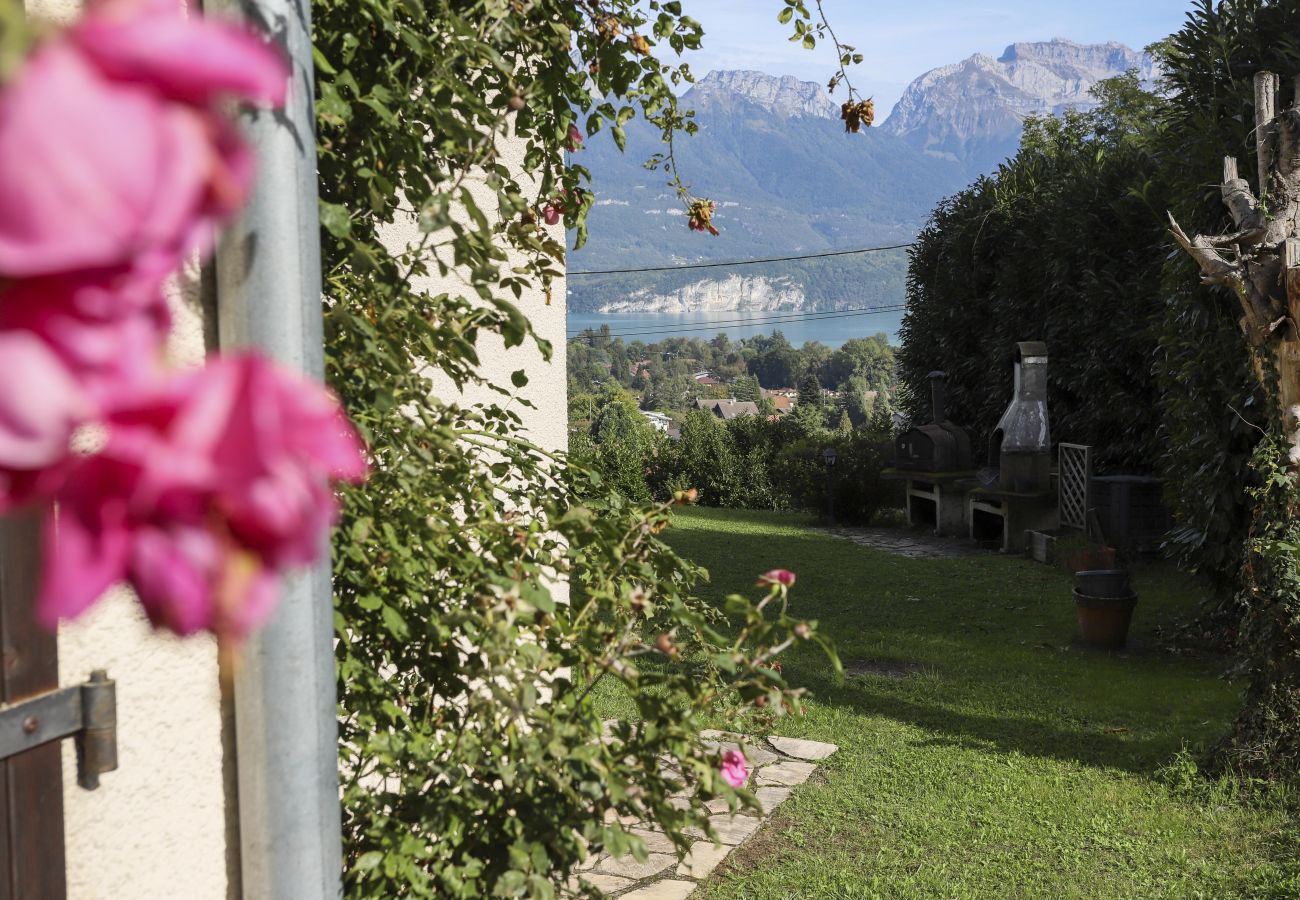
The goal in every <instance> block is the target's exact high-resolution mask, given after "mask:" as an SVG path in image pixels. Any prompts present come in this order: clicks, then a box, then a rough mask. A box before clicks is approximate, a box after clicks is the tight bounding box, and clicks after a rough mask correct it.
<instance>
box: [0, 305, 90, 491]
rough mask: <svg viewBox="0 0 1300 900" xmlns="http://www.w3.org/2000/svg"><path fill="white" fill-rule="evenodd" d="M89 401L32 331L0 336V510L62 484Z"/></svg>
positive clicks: (58, 360)
mask: <svg viewBox="0 0 1300 900" xmlns="http://www.w3.org/2000/svg"><path fill="white" fill-rule="evenodd" d="M93 409H94V407H93V404H92V402H91V399H90V397H89V396H88V395H87V394H86V392H85V391H84V390H83V389H82V387H81V385H80V384H78V382H77V380H76V378H75V376H74V375H73V374H72V372H70V371H69V370H68V368H67V367H66V366H65V365H64V364H63V362H62V361H61V360H60V359H59V357H58V356H57V355H56V354H55V353H54V352H53V351H52V350H51V349H50V347H49V346H47V345H46V344H45V342H44V341H42V340H41V339H40V338H39V337H37V336H36V335H34V334H30V333H28V332H22V331H17V332H10V333H2V332H0V511H3V510H8V509H11V508H12V507H14V506H16V505H18V504H21V503H23V502H25V501H26V500H28V499H30V498H31V497H32V496H33V495H35V494H37V493H42V492H45V491H49V490H52V489H53V488H54V487H55V486H56V485H57V483H58V480H59V478H60V476H61V473H62V470H63V468H64V466H65V465H66V461H67V456H68V442H69V440H70V439H71V437H72V434H73V432H74V431H75V430H76V428H77V426H78V425H79V424H80V423H81V422H83V421H85V419H86V418H87V416H89V415H90V414H91V413H92V412H93Z"/></svg>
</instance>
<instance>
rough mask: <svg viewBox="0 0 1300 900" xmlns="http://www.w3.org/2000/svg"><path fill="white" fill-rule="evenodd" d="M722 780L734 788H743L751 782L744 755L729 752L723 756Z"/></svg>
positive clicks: (734, 751)
mask: <svg viewBox="0 0 1300 900" xmlns="http://www.w3.org/2000/svg"><path fill="white" fill-rule="evenodd" d="M722 780H723V781H725V782H727V784H729V785H731V786H732V787H734V788H742V787H744V786H745V782H747V781H748V780H749V766H748V765H746V763H745V757H744V755H743V754H741V753H740V752H738V751H736V750H728V751H726V752H725V753H723V754H722Z"/></svg>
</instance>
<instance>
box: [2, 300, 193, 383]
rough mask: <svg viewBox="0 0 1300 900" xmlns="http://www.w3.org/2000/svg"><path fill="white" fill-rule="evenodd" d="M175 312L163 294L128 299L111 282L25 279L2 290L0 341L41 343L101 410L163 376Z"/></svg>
mask: <svg viewBox="0 0 1300 900" xmlns="http://www.w3.org/2000/svg"><path fill="white" fill-rule="evenodd" d="M170 327H171V312H170V311H169V310H168V308H167V301H166V299H165V298H164V297H163V295H162V292H161V291H160V290H152V291H148V292H143V293H140V294H138V295H136V296H134V297H131V296H130V295H129V294H128V293H126V292H125V291H124V290H122V289H119V288H118V287H117V285H115V284H114V283H113V281H112V280H101V279H99V278H95V277H88V276H77V275H72V276H62V277H50V278H27V279H23V280H21V281H16V282H13V283H12V284H11V285H10V287H9V289H8V290H7V291H0V334H6V333H9V332H16V331H24V332H30V333H32V334H34V335H36V336H37V337H39V338H41V339H42V340H44V341H45V342H46V344H48V345H49V348H50V349H51V350H52V351H53V352H54V353H55V354H56V355H57V356H58V357H59V359H60V360H62V362H63V363H64V365H65V366H66V367H67V368H68V370H69V371H70V372H71V373H72V374H73V376H74V377H75V378H76V379H77V381H78V383H79V384H80V385H81V387H82V389H83V390H84V391H85V392H86V393H87V394H88V395H89V396H91V397H92V398H93V399H94V400H95V401H96V402H97V403H98V404H101V405H111V403H112V401H114V400H115V399H116V398H118V397H119V396H122V395H123V392H124V390H126V389H128V388H132V387H135V386H138V385H140V384H143V383H146V382H149V381H155V380H157V379H158V378H160V377H161V374H160V373H161V363H162V349H163V343H164V341H165V340H166V337H167V332H168V330H169V329H170Z"/></svg>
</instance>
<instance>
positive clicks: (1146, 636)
mask: <svg viewBox="0 0 1300 900" xmlns="http://www.w3.org/2000/svg"><path fill="white" fill-rule="evenodd" d="M670 541H671V543H672V544H673V545H674V547H675V548H676V549H677V550H678V552H680V553H681V554H683V555H684V556H686V557H688V558H690V559H692V560H695V561H696V562H698V563H700V564H701V565H703V566H705V567H706V568H708V569H709V570H710V572H711V575H712V578H711V583H710V584H709V585H707V586H705V588H704V593H705V595H706V596H707V597H709V598H712V599H718V600H720V599H721V598H722V597H724V596H725V595H726V594H729V593H735V592H747V591H750V590H752V586H753V579H754V576H755V575H756V574H757V573H759V572H762V571H765V570H767V569H770V568H773V567H777V566H780V567H785V568H789V569H791V570H793V571H795V572H796V573H797V574H798V583H797V584H796V586H795V588H794V590H793V592H792V607H793V609H795V610H796V611H799V612H801V613H802V614H803V615H805V616H807V617H808V618H812V619H817V620H819V621H820V624H821V628H822V629H823V630H825V631H826V632H828V633H830V634H831V635H832V636H833V637H834V638H835V641H836V643H837V645H838V648H839V652H840V655H841V657H842V658H843V659H844V660H845V661H846V662H854V661H862V660H867V661H899V662H906V663H913V664H916V665H917V666H918V667H919V668H918V669H917V671H916V672H915V674H912V675H910V676H908V677H905V678H890V677H884V676H873V675H867V676H857V677H850V678H847V679H845V681H844V682H843V683H837V682H836V681H835V679H834V678H833V676H832V672H831V669H830V666H829V664H828V663H827V662H826V661H825V659H824V657H821V656H819V655H818V654H817V653H816V652H814V651H813V650H811V649H810V648H806V647H805V648H800V649H799V650H798V651H796V652H793V653H791V654H790V655H789V656H788V658H786V659H785V662H784V671H785V674H786V676H787V678H788V679H789V680H791V681H792V682H793V683H794V684H795V685H800V686H806V687H807V688H809V690H810V691H811V694H812V698H811V700H810V702H809V703H808V710H807V715H806V716H804V717H802V718H787V719H784V720H782V721H781V722H780V723H779V725H778V731H779V732H780V733H782V734H786V735H790V736H795V737H808V738H813V739H816V740H821V741H830V742H833V743H835V744H838V745H839V746H840V748H841V749H840V752H839V753H838V754H836V755H835V756H834V757H833V758H831V759H830V760H828V761H827V762H826V763H825V764H824V765H823V766H822V768H821V769H820V770H819V772H818V774H817V776H815V779H814V782H813V783H809V784H807V785H805V786H803V787H802V788H800V789H799V790H798V791H796V792H795V794H794V796H793V797H792V798H791V799H790V800H789V801H787V803H786V804H785V805H784V806H782V807H781V809H780V814H779V815H778V816H777V817H776V818H774V819H773V820H772V821H771V822H770V823H769V824H768V825H767V826H766V827H765V829H764V830H763V831H762V832H760V834H759V835H758V836H757V838H756V839H755V840H754V841H752V842H751V843H750V844H748V845H746V846H745V847H744V848H742V849H741V850H740V851H738V852H737V853H734V854H733V855H732V858H731V859H730V860H729V861H728V863H727V864H726V865H725V866H724V867H723V868H722V869H720V870H719V872H718V873H717V874H716V875H715V876H714V877H713V878H712V879H711V880H710V881H709V882H708V883H707V884H706V885H705V886H704V888H703V889H702V890H701V891H700V892H699V894H698V895H697V896H700V897H701V898H712V900H720V898H728V900H733V898H754V900H758V898H772V900H788V898H816V897H827V898H831V897H833V898H853V897H899V898H904V897H906V898H910V897H917V898H920V897H945V898H968V897H969V898H1003V897H1006V898H1017V897H1024V898H1039V897H1051V898H1064V897H1095V898H1128V897H1134V898H1155V897H1178V898H1183V897H1188V898H1194V897H1205V898H1233V897H1251V898H1255V897H1275V898H1282V897H1300V863H1298V862H1297V859H1300V839H1298V838H1297V832H1296V829H1295V822H1294V820H1293V819H1291V818H1289V816H1288V814H1287V812H1286V809H1287V808H1288V804H1286V803H1284V802H1282V801H1281V800H1279V799H1276V798H1274V799H1272V800H1270V799H1266V798H1263V797H1261V796H1259V795H1258V793H1257V792H1256V793H1255V795H1254V796H1253V798H1252V799H1251V800H1250V801H1249V802H1246V801H1243V800H1242V799H1240V796H1239V792H1238V791H1237V790H1236V786H1235V785H1232V784H1229V783H1226V782H1222V781H1220V782H1210V781H1208V780H1206V779H1204V778H1202V777H1201V776H1199V774H1198V773H1197V772H1196V771H1195V764H1194V761H1193V760H1194V758H1195V754H1196V752H1197V751H1198V750H1199V749H1200V748H1203V747H1204V746H1207V745H1208V744H1210V743H1211V742H1213V741H1214V740H1216V739H1217V738H1218V737H1219V736H1220V735H1221V734H1222V733H1223V732H1224V730H1225V728H1226V727H1227V725H1228V723H1229V722H1230V720H1231V718H1232V716H1233V714H1234V712H1235V710H1236V707H1237V704H1238V702H1239V699H1240V686H1239V685H1234V684H1230V683H1227V682H1225V681H1224V680H1222V679H1221V678H1220V673H1221V671H1222V670H1223V668H1224V660H1222V659H1217V658H1207V657H1186V656H1178V655H1174V654H1171V653H1169V652H1167V651H1165V650H1163V649H1161V647H1160V645H1159V643H1158V641H1157V639H1156V629H1157V628H1158V627H1159V626H1162V625H1165V626H1168V625H1170V624H1172V623H1173V622H1175V621H1176V620H1177V619H1178V618H1180V617H1182V616H1185V615H1186V614H1187V613H1188V612H1189V611H1191V610H1192V609H1193V608H1194V606H1195V604H1196V603H1197V601H1198V600H1199V599H1200V592H1199V587H1198V586H1197V584H1196V583H1195V582H1193V581H1192V580H1190V579H1188V578H1186V577H1184V576H1182V575H1179V574H1178V573H1177V572H1175V571H1174V570H1172V569H1170V568H1167V567H1164V566H1152V567H1149V568H1145V569H1142V570H1140V571H1139V572H1138V573H1137V576H1136V587H1137V590H1138V591H1139V594H1140V603H1139V606H1138V609H1137V612H1136V614H1135V620H1134V627H1133V632H1132V638H1133V646H1132V649H1131V651H1130V652H1127V653H1124V654H1108V653H1099V652H1092V651H1086V650H1083V649H1080V648H1078V647H1076V646H1074V645H1073V644H1072V637H1073V634H1074V628H1075V622H1074V610H1073V606H1072V604H1071V601H1070V590H1069V579H1068V577H1067V576H1066V575H1065V573H1063V572H1059V571H1057V570H1054V569H1052V568H1049V567H1047V566H1043V565H1039V564H1035V563H1031V562H1026V561H1023V560H1019V559H1009V558H1002V557H996V556H989V557H981V558H975V559H959V560H910V559H905V558H901V557H897V556H892V555H888V554H885V553H881V552H877V551H873V550H870V549H867V548H864V547H860V546H858V545H856V544H853V543H850V542H847V541H843V540H840V539H836V538H832V537H829V536H825V535H822V534H819V533H817V532H815V531H813V530H811V529H810V528H809V527H807V522H806V520H804V519H803V518H801V517H797V516H789V515H780V514H770V513H752V512H737V511H721V510H703V509H699V510H688V511H685V512H683V513H681V514H680V515H679V516H677V518H676V521H675V525H674V528H673V529H672V533H671V536H670ZM603 702H605V703H606V704H608V706H609V710H608V711H609V713H610V714H616V713H618V712H622V711H623V710H622V709H620V707H622V706H623V704H622V703H620V702H618V699H617V698H615V697H606V698H605V699H604V701H603ZM719 724H721V725H724V726H725V724H726V723H719Z"/></svg>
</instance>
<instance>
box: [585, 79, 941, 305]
mask: <svg viewBox="0 0 1300 900" xmlns="http://www.w3.org/2000/svg"><path fill="white" fill-rule="evenodd" d="M737 75H743V76H745V77H744V78H743V79H737V78H735V77H732V76H737ZM738 85H739V86H742V87H743V88H744V89H745V90H746V91H747V92H748V93H741V92H739V91H738V90H737V89H736V87H737V86H738ZM800 86H801V87H800ZM753 96H758V97H759V98H760V100H761V99H762V98H764V97H766V98H768V102H767V103H766V104H764V103H762V102H757V101H756V100H754V99H752V97H753ZM685 102H686V103H687V104H688V105H690V106H691V107H692V108H694V109H695V111H696V120H697V122H698V123H699V125H700V130H699V133H698V134H696V135H695V136H694V137H692V138H688V139H682V140H679V141H678V143H677V156H678V162H679V164H680V166H681V171H682V175H683V177H684V178H685V179H686V180H687V181H688V183H689V184H690V186H691V188H692V190H693V191H694V192H695V193H697V194H700V195H703V196H708V197H711V198H713V199H714V200H716V201H717V202H718V207H719V208H718V211H717V215H716V217H715V221H716V222H717V224H718V227H719V228H720V229H721V231H722V234H721V235H720V236H719V237H712V236H709V235H701V234H697V233H695V232H692V231H689V230H688V229H687V228H686V223H685V219H684V214H683V211H682V208H681V205H680V203H679V202H678V201H677V199H676V198H675V197H673V196H672V195H671V193H670V192H669V191H668V190H667V188H666V187H665V186H664V178H663V175H662V173H659V172H649V171H647V170H646V169H645V168H644V166H643V165H642V163H643V161H644V160H645V159H646V158H648V157H649V156H651V155H652V154H654V153H657V152H659V151H660V150H661V149H662V148H661V144H660V143H659V136H658V134H657V133H656V132H654V131H653V130H652V129H650V128H648V127H646V126H645V125H644V124H641V123H633V124H631V125H630V126H629V129H628V146H627V152H626V153H622V154H620V153H619V152H618V149H617V147H615V146H614V144H613V142H612V141H610V140H608V139H607V138H604V137H602V136H597V137H596V138H594V139H592V140H590V141H589V142H588V148H587V149H585V150H583V151H581V152H580V153H579V154H577V156H576V157H575V160H574V161H575V162H577V163H580V164H582V165H585V166H587V167H588V168H589V169H590V170H591V171H592V172H593V174H594V176H595V182H594V187H595V191H596V195H597V198H598V199H597V206H596V208H595V209H594V210H593V211H592V214H591V219H590V222H591V240H590V241H589V243H588V244H587V246H586V247H584V248H583V249H582V250H579V251H577V252H575V253H572V254H571V255H570V258H569V266H570V268H571V269H607V268H623V267H629V266H640V265H666V264H673V263H684V262H699V261H704V260H720V259H745V258H753V257H762V256H780V255H791V254H800V253H815V252H818V251H824V250H837V249H844V248H852V247H863V246H875V245H881V244H896V243H906V242H907V241H910V240H911V239H912V237H913V235H915V233H916V231H917V229H918V227H919V226H920V224H921V223H922V222H923V221H924V220H925V217H926V216H927V215H928V214H929V211H930V209H931V208H932V207H933V206H934V204H935V203H936V202H938V201H939V200H940V199H941V198H942V197H944V196H946V195H947V194H950V193H952V192H954V191H956V190H958V189H959V188H960V187H961V186H963V185H964V184H965V183H966V173H965V170H964V168H963V167H962V166H961V165H959V164H957V163H955V162H953V161H951V160H944V159H934V158H930V157H926V156H923V155H921V154H918V153H916V151H915V150H914V149H913V148H911V147H909V146H908V145H907V144H906V143H905V142H904V141H902V140H901V139H899V138H896V137H893V136H891V135H886V134H882V133H880V132H878V131H872V132H867V133H864V134H858V135H846V134H845V133H844V129H843V126H842V125H840V123H839V121H838V119H835V120H832V119H830V118H829V117H828V115H822V114H813V115H810V114H808V113H807V112H806V111H805V110H806V109H814V110H815V109H816V108H817V106H818V105H819V104H820V105H821V106H828V105H829V103H830V101H829V100H828V99H826V96H825V92H824V90H822V89H821V88H820V87H819V86H817V85H811V84H806V83H802V82H797V81H795V80H794V79H774V78H770V77H769V76H762V75H757V74H756V73H723V74H722V75H719V76H718V77H715V76H713V75H711V76H709V78H707V79H705V80H704V81H702V82H701V83H700V85H697V86H696V87H695V88H693V89H692V90H691V91H690V92H688V94H687V96H686V100H685ZM900 260H901V255H900V254H893V259H892V260H891V261H890V263H889V265H888V266H887V267H886V271H885V273H884V274H883V277H884V278H886V279H887V280H888V281H889V282H890V286H889V287H888V288H887V289H883V290H882V292H881V293H882V295H886V296H890V297H896V296H901V288H902V278H903V268H904V266H903V264H902V263H901V262H900ZM834 265H835V266H836V267H838V268H839V269H841V270H843V269H845V268H848V269H853V268H855V267H859V268H861V267H863V266H864V263H863V261H862V260H858V259H856V258H853V257H842V258H838V259H837V260H836V261H835V262H834ZM812 268H813V269H817V267H816V266H814V267H812ZM766 271H767V270H765V271H763V272H759V271H746V272H745V273H744V274H745V275H746V276H756V277H764V276H765V275H766ZM770 271H772V272H774V273H776V274H782V273H784V272H785V270H780V269H771V270H770ZM867 271H870V272H872V273H873V274H872V276H871V277H873V278H875V279H877V280H879V279H880V278H881V277H882V273H881V271H880V263H879V262H876V261H873V262H872V263H870V264H869V265H866V266H865V268H863V272H864V273H865V272H867ZM729 274H731V273H730V272H729V271H722V270H720V271H718V272H717V273H713V274H712V275H710V274H707V273H706V275H705V276H704V277H703V278H702V279H701V277H700V276H699V275H698V274H696V275H692V276H691V278H690V279H689V280H690V281H695V280H707V281H723V280H725V279H726V278H727V276H728V275H729ZM715 275H716V277H714V276H715ZM790 277H793V278H796V279H799V280H802V279H804V278H812V279H814V280H815V279H816V278H817V277H819V276H817V275H815V274H814V273H813V272H811V271H802V270H801V271H800V272H797V273H791V275H790ZM864 277H865V274H864ZM850 280H851V279H850ZM669 282H671V283H672V284H671V285H670V284H669ZM680 282H681V276H674V277H671V278H666V277H665V278H659V277H648V276H636V277H630V276H629V277H624V278H622V279H620V280H610V279H603V280H602V281H601V282H600V283H601V285H602V287H601V290H600V291H599V292H596V291H594V290H593V289H592V288H593V286H594V285H595V284H597V282H596V281H594V280H592V279H574V280H572V281H571V282H570V284H569V301H570V304H571V308H573V309H575V310H590V309H596V308H598V307H600V306H604V305H606V304H607V303H609V302H610V297H611V296H616V295H618V294H620V293H621V292H629V293H630V292H632V291H637V292H638V293H639V294H640V296H641V297H642V298H648V299H650V301H651V302H649V304H648V305H649V306H654V305H655V303H654V302H653V297H654V296H655V294H656V293H657V292H658V290H659V286H660V285H661V284H662V286H663V288H664V290H669V289H672V290H674V292H676V291H677V290H678V289H679V288H680ZM748 284H749V285H750V286H751V287H752V286H753V282H752V281H750V282H748ZM746 293H748V292H746ZM800 293H801V294H802V295H809V294H813V295H816V296H817V297H818V300H817V305H818V306H819V307H826V306H829V307H834V306H849V305H860V303H861V298H860V297H858V296H844V297H842V298H838V299H837V298H834V297H830V296H827V295H826V293H825V292H824V291H816V290H814V291H806V290H805V291H801V292H800ZM873 293H874V292H873ZM597 294H599V296H597ZM745 300H746V297H745V296H739V297H737V298H736V301H735V302H733V303H731V304H729V305H728V304H727V303H726V302H725V301H724V302H723V305H722V307H721V308H741V307H743V306H744V303H745ZM711 305H712V304H711Z"/></svg>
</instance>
